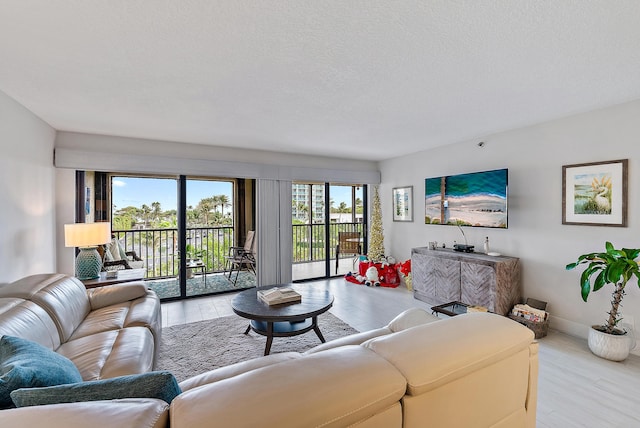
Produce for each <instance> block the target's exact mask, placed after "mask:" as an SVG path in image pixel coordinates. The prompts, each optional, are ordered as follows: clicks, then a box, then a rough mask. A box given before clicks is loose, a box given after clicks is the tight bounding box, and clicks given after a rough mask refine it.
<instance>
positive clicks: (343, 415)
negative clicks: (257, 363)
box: [169, 346, 407, 428]
mask: <svg viewBox="0 0 640 428" xmlns="http://www.w3.org/2000/svg"><path fill="white" fill-rule="evenodd" d="M406 387H407V385H406V381H405V379H404V377H402V375H401V374H400V373H399V372H398V371H397V370H396V369H395V368H394V367H393V366H392V365H391V364H389V363H388V362H387V361H385V360H384V359H383V358H380V357H379V356H378V355H376V354H375V353H373V352H371V351H369V350H367V349H364V348H363V347H361V346H343V347H340V348H335V349H330V350H328V351H324V352H318V353H316V354H312V355H308V356H305V357H303V358H294V359H292V360H288V361H283V362H280V363H278V364H272V365H269V366H266V367H261V368H257V369H256V370H252V371H249V372H246V373H243V374H240V375H238V376H234V377H231V378H227V379H223V380H219V381H217V382H213V383H211V384H208V385H202V386H199V387H196V388H193V389H190V390H188V391H186V392H183V393H182V394H180V395H179V396H178V397H176V398H175V399H174V400H173V402H172V403H171V410H170V412H169V414H170V417H171V421H170V426H171V427H172V428H183V427H185V428H186V427H196V426H215V422H219V423H220V425H221V426H222V425H224V426H238V427H240V426H242V427H267V426H268V427H281V428H285V427H320V426H322V427H326V428H329V427H343V426H352V425H356V424H358V423H359V422H363V421H366V420H367V419H369V418H371V417H372V416H374V415H376V414H378V413H383V412H385V411H386V410H387V409H389V408H391V407H394V406H395V408H396V409H399V405H398V402H399V400H400V399H401V398H402V397H403V395H404V393H405V390H406ZM248 409H249V410H248ZM393 415H394V416H395V421H394V423H393V424H386V425H384V426H385V427H387V426H392V427H393V426H401V424H402V420H401V415H400V412H393ZM362 426H382V425H380V424H378V425H371V424H369V425H367V424H366V423H365V424H363V425H362Z"/></svg>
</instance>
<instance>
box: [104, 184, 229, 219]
mask: <svg viewBox="0 0 640 428" xmlns="http://www.w3.org/2000/svg"><path fill="white" fill-rule="evenodd" d="M111 185H112V190H111V194H112V198H113V205H114V206H115V208H114V210H119V209H121V208H125V207H129V206H134V207H136V208H140V207H141V206H142V205H143V204H147V205H148V206H151V203H152V202H160V207H161V209H162V211H169V210H175V209H177V207H178V202H177V198H178V181H177V180H174V179H169V178H138V177H113V179H112V180H111ZM216 195H226V196H227V197H228V198H229V202H233V197H232V196H233V184H232V183H231V182H230V181H209V180H187V206H189V205H191V206H193V207H195V206H196V205H198V202H200V201H201V200H202V199H204V198H210V197H212V196H216Z"/></svg>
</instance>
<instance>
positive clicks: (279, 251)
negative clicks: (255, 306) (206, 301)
mask: <svg viewBox="0 0 640 428" xmlns="http://www.w3.org/2000/svg"><path fill="white" fill-rule="evenodd" d="M256 218H257V228H256V233H257V237H258V238H257V239H258V244H257V249H258V258H257V262H258V270H257V273H258V285H275V284H284V283H288V282H291V264H292V262H293V260H292V257H293V256H292V252H293V248H292V246H293V244H292V242H293V236H292V233H293V232H292V229H291V181H285V180H257V212H256Z"/></svg>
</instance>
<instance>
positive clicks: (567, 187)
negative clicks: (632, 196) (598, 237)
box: [562, 159, 628, 227]
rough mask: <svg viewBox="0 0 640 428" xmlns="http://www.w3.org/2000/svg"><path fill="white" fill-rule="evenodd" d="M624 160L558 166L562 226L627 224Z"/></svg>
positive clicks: (625, 161)
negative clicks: (560, 185) (560, 175)
mask: <svg viewBox="0 0 640 428" xmlns="http://www.w3.org/2000/svg"><path fill="white" fill-rule="evenodd" d="M627 163H628V159H620V160H613V161H606V162H592V163H582V164H575V165H564V166H563V167H562V224H577V225H590V226H622V227H625V226H626V225H627Z"/></svg>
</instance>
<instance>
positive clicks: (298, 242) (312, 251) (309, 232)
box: [293, 223, 363, 263]
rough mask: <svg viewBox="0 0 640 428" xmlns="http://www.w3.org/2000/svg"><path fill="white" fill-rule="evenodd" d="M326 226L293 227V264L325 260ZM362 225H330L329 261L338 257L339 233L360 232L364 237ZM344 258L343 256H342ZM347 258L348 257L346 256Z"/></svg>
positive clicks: (295, 225)
mask: <svg viewBox="0 0 640 428" xmlns="http://www.w3.org/2000/svg"><path fill="white" fill-rule="evenodd" d="M325 227H326V224H324V223H319V224H294V225H293V262H294V263H306V262H313V261H318V260H325V259H326V258H327V254H326V250H325V248H326V246H325V241H326V236H325V230H326V229H325ZM362 229H363V224H362V223H330V224H329V254H328V257H329V259H334V258H335V257H336V245H337V244H338V232H358V233H359V234H360V236H362ZM341 257H342V256H341ZM345 257H347V256H345Z"/></svg>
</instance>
